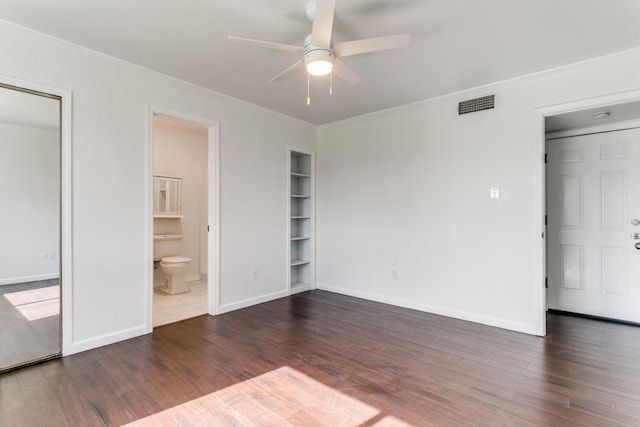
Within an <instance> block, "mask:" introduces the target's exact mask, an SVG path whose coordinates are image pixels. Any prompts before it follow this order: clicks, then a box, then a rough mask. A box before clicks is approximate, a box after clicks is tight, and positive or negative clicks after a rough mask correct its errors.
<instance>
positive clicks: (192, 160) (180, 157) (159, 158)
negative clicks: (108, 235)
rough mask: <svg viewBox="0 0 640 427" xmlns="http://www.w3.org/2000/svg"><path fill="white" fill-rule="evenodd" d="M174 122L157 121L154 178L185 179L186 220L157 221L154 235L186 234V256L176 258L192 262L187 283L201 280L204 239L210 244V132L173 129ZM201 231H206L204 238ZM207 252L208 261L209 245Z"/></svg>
mask: <svg viewBox="0 0 640 427" xmlns="http://www.w3.org/2000/svg"><path fill="white" fill-rule="evenodd" d="M172 122H173V123H176V122H175V120H174V121H171V120H168V119H164V118H154V129H153V158H154V159H153V168H154V170H153V174H154V175H163V176H171V177H177V178H182V214H183V216H184V217H183V218H156V219H154V221H153V227H154V234H162V233H177V234H182V235H183V236H184V237H183V239H182V253H181V254H175V255H182V256H186V257H189V258H191V267H190V269H189V272H188V273H187V280H189V281H192V280H200V271H201V262H200V261H201V260H200V250H201V249H200V248H201V244H200V243H201V242H200V238H201V237H204V238H205V242H206V224H207V209H206V206H207V194H208V193H207V191H206V185H207V164H208V160H209V158H208V149H207V143H208V140H207V128H204V127H201V129H202V131H200V132H198V129H197V128H196V129H195V131H194V129H193V128H194V126H184V125H183V126H176V125H174V126H172V125H171V123H172ZM202 187H205V188H204V189H203V188H202ZM203 190H204V191H203ZM203 205H204V207H205V209H204V211H203V210H202V206H203ZM201 214H202V215H203V216H204V218H201ZM201 228H204V229H205V230H204V231H205V234H204V236H203V234H202V229H201ZM203 250H204V252H205V253H204V256H205V257H206V250H207V246H206V244H205V245H204V247H203ZM205 259H206V258H205ZM204 264H205V265H206V263H204ZM158 268H159V267H158ZM156 271H157V270H156ZM160 276H162V274H160Z"/></svg>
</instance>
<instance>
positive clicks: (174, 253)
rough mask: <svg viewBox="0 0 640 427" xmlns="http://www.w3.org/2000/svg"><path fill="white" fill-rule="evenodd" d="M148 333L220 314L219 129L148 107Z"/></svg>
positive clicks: (194, 119) (192, 118) (216, 126)
mask: <svg viewBox="0 0 640 427" xmlns="http://www.w3.org/2000/svg"><path fill="white" fill-rule="evenodd" d="M148 113H149V114H148V118H149V122H148V125H149V133H148V148H149V162H150V163H149V169H150V172H151V174H150V175H151V176H150V177H149V178H150V199H151V200H150V202H151V203H150V207H151V209H150V213H149V215H150V216H149V217H150V218H151V221H150V223H151V224H150V233H149V234H150V245H149V249H150V254H149V255H150V256H149V260H150V265H151V269H150V274H149V289H150V295H149V315H150V316H149V330H152V329H153V328H154V327H157V326H162V325H165V324H168V323H173V322H176V321H180V320H184V319H188V318H191V317H195V316H199V315H203V314H216V313H217V311H218V308H217V307H218V291H217V289H218V286H217V284H218V262H217V260H218V244H217V242H218V226H217V225H218V221H219V215H218V194H219V192H218V187H217V184H218V182H219V181H218V171H219V168H218V166H217V165H218V157H219V156H218V125H217V122H213V121H210V120H206V119H202V118H199V117H195V116H191V115H187V114H183V113H179V112H173V111H167V110H166V109H161V108H158V107H149V109H148Z"/></svg>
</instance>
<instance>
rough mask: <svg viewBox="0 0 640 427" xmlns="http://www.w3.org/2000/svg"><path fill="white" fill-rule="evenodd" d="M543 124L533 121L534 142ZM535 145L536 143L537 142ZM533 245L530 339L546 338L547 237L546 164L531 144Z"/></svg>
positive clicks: (542, 147)
mask: <svg viewBox="0 0 640 427" xmlns="http://www.w3.org/2000/svg"><path fill="white" fill-rule="evenodd" d="M544 129H545V121H544V117H543V116H537V117H536V132H537V133H538V135H536V138H540V135H542V140H543V141H544ZM537 140H538V141H539V139H537ZM533 152H534V155H533V159H532V161H533V183H534V184H533V185H534V188H533V197H534V200H533V206H534V211H533V224H532V227H531V229H532V230H533V241H534V242H538V244H537V245H536V251H535V256H534V265H535V270H534V271H535V273H534V274H535V276H534V277H533V287H534V294H535V295H536V306H537V308H536V313H537V321H536V324H537V327H536V331H535V332H534V335H539V336H541V337H543V336H545V335H547V287H546V277H547V244H546V242H547V236H546V234H545V233H546V231H547V230H546V226H545V223H544V221H545V215H546V213H547V212H546V211H547V205H546V193H545V188H546V177H547V175H546V163H545V152H546V148H545V144H544V142H543V143H542V144H539V143H537V144H534V146H533Z"/></svg>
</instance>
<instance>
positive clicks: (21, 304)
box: [4, 285, 60, 321]
mask: <svg viewBox="0 0 640 427" xmlns="http://www.w3.org/2000/svg"><path fill="white" fill-rule="evenodd" d="M4 297H5V298H6V299H7V301H9V302H10V303H11V305H13V306H14V307H15V308H16V310H18V311H19V312H20V314H22V316H24V318H25V319H27V320H28V321H33V320H38V319H44V318H45V317H50V316H56V315H58V314H60V285H56V286H48V287H46V288H38V289H31V290H28V291H18V292H11V293H8V294H4Z"/></svg>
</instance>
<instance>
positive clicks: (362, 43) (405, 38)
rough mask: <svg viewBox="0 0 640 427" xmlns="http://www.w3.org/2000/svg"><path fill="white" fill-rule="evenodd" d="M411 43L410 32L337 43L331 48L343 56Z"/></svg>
mask: <svg viewBox="0 0 640 427" xmlns="http://www.w3.org/2000/svg"><path fill="white" fill-rule="evenodd" d="M410 44H411V34H398V35H395V36H387V37H375V38H372V39H362V40H353V41H350V42H342V43H337V44H336V45H335V46H334V47H333V50H334V51H335V52H336V56H338V57H344V56H351V55H359V54H361V53H367V52H376V51H379V50H386V49H394V48H397V47H405V46H409V45H410Z"/></svg>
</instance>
